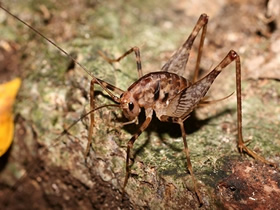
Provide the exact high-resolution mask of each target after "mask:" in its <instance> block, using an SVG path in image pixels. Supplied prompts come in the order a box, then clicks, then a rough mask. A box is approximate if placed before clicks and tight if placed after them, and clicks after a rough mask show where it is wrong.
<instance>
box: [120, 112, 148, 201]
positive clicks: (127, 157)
mask: <svg viewBox="0 0 280 210" xmlns="http://www.w3.org/2000/svg"><path fill="white" fill-rule="evenodd" d="M152 115H153V111H152V110H148V111H147V110H146V120H145V121H144V123H143V124H142V125H141V127H140V128H139V129H138V131H137V132H136V133H135V134H134V135H133V136H132V137H131V139H130V140H129V141H128V143H127V151H126V162H125V170H126V174H125V179H124V184H123V188H122V196H124V192H125V187H126V184H127V181H128V178H129V176H130V165H129V158H130V151H131V150H132V148H133V144H134V142H135V140H136V139H137V138H138V137H139V136H140V134H141V133H142V132H143V131H144V130H145V129H146V128H147V127H148V125H149V124H150V122H151V120H152Z"/></svg>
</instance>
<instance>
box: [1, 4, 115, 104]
mask: <svg viewBox="0 0 280 210" xmlns="http://www.w3.org/2000/svg"><path fill="white" fill-rule="evenodd" d="M0 8H1V9H3V10H4V11H5V12H7V13H8V14H9V15H11V16H12V17H13V18H15V19H16V20H18V21H20V22H21V23H22V24H24V25H25V26H27V27H28V28H29V29H31V30H32V31H33V32H35V33H36V34H38V35H39V36H41V37H42V38H43V39H45V40H47V41H48V42H49V43H51V44H52V45H53V46H54V47H56V48H57V49H58V50H60V51H61V52H63V53H64V54H65V55H66V56H68V58H70V59H71V60H72V61H74V62H75V63H76V64H77V65H78V66H80V67H81V68H82V69H83V70H84V71H85V72H86V73H87V74H88V75H89V76H91V77H92V79H93V80H95V82H96V83H97V84H99V85H100V86H101V87H102V88H103V90H105V91H106V92H107V93H108V94H109V95H110V96H111V98H112V99H113V100H114V101H115V102H117V103H119V102H120V100H119V98H118V97H116V96H115V95H114V94H112V93H111V92H110V91H109V90H107V89H106V87H105V86H104V85H103V84H102V81H101V80H99V79H98V78H96V77H95V76H93V75H92V74H91V73H90V72H89V70H87V68H86V67H84V66H83V65H82V64H81V63H80V62H78V61H77V60H76V59H75V58H74V57H73V56H72V55H70V54H69V53H68V52H66V51H65V50H63V49H62V48H61V47H59V46H58V45H57V44H56V43H55V42H53V41H52V40H50V39H49V38H48V37H46V36H45V35H44V34H42V33H41V32H40V31H38V30H37V29H35V28H33V27H32V26H31V25H29V24H28V23H26V22H24V21H23V20H21V19H20V18H18V17H17V16H16V15H14V14H12V13H11V12H10V11H9V10H7V9H6V8H4V7H3V6H2V5H1V2H0Z"/></svg>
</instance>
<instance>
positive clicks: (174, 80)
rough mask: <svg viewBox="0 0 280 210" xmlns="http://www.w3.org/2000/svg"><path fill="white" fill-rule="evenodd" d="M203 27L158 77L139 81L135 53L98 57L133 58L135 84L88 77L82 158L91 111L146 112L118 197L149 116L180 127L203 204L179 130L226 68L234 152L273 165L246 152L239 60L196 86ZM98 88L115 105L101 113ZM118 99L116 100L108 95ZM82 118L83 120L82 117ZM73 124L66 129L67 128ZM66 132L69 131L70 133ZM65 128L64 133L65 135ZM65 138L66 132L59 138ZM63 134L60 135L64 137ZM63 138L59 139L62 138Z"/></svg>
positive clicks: (132, 117)
mask: <svg viewBox="0 0 280 210" xmlns="http://www.w3.org/2000/svg"><path fill="white" fill-rule="evenodd" d="M0 7H1V8H2V9H3V10H5V11H6V12H7V13H9V14H10V15H11V16H13V17H14V18H16V19H17V20H19V21H20V22H22V23H23V24H25V25H26V26H27V27H29V28H30V29H32V30H33V31H35V32H36V33H37V34H39V35H40V36H41V37H43V38H44V39H46V40H47V41H48V42H50V43H51V44H53V45H54V46H55V47H56V48H58V49H59V50H60V51H62V52H63V53H64V54H66V55H67V56H68V57H70V58H71V59H72V60H73V61H74V62H75V63H76V64H78V65H79V66H80V67H81V68H82V69H84V70H85V71H86V72H87V73H88V74H89V75H91V74H90V73H89V71H88V70H87V69H86V68H85V67H83V66H82V65H81V64H80V63H79V62H78V61H77V60H76V59H74V58H73V57H72V56H71V55H69V54H68V53H67V52H66V51H64V50H63V49H62V48H60V47H59V46H58V45H56V44H55V43H54V42H52V41H51V40H49V39H48V38H47V37H45V36H44V35H43V34H41V33H40V32H39V31H37V30H36V29H34V28H33V27H31V26H30V25H28V24H27V23H25V22H24V21H22V20H21V19H19V18H18V17H16V16H15V15H13V14H11V13H10V12H9V11H7V10H6V9H5V8H3V7H2V6H0ZM207 23H208V16H207V15H206V14H202V15H201V16H200V18H199V19H198V21H197V23H196V25H195V27H194V29H193V31H192V32H191V34H190V36H189V37H188V39H187V40H186V41H185V43H184V44H183V45H182V46H181V47H180V48H179V49H178V50H177V51H176V52H175V53H174V54H173V56H172V57H171V58H170V59H169V60H168V61H167V63H166V64H165V65H163V67H162V68H161V71H158V72H152V73H149V74H146V75H144V76H143V73H142V67H141V59H140V51H139V48H138V47H133V48H131V49H130V50H128V51H127V52H126V53H124V54H123V55H122V56H120V57H119V58H117V59H109V58H107V57H106V56H105V55H104V54H103V53H100V54H101V55H102V56H103V57H104V58H105V59H106V60H107V61H108V62H110V63H112V62H118V61H120V60H121V59H123V58H124V57H125V56H127V55H129V54H130V53H133V52H134V53H135V56H136V64H137V71H138V75H139V79H138V80H137V81H136V82H134V83H133V84H132V85H131V86H130V87H129V88H128V89H127V90H126V91H123V90H121V89H119V88H117V87H115V86H113V85H111V84H109V83H107V82H105V81H102V80H100V79H98V78H96V77H94V76H93V75H91V76H92V78H93V79H92V80H91V84H90V107H91V111H90V112H88V113H87V114H86V115H90V126H89V131H88V144H87V148H86V152H85V157H86V156H87V155H88V153H89V151H90V146H91V142H92V133H93V128H94V111H96V110H98V109H100V108H104V107H107V106H118V107H120V108H121V109H122V111H123V114H124V116H125V117H126V118H127V119H128V120H129V122H127V123H125V124H129V123H137V122H138V116H139V114H140V112H141V110H145V115H146V119H145V121H144V122H143V124H142V125H141V126H140V127H139V128H138V130H137V131H136V133H135V134H134V135H133V136H132V137H131V139H130V140H129V141H128V143H127V156H126V175H125V179H124V184H123V188H122V190H123V194H124V190H125V187H126V184H127V182H128V179H129V176H130V153H131V150H132V149H133V144H134V142H135V141H136V139H137V138H138V137H139V135H140V134H141V133H142V132H143V131H144V130H145V129H146V128H147V127H148V125H149V124H150V122H151V120H152V115H153V113H154V112H155V114H156V116H157V118H158V119H159V120H160V121H163V122H173V123H176V124H179V126H180V128H181V133H182V138H183V142H184V152H185V155H186V159H187V168H188V171H189V172H190V174H191V177H192V181H193V183H194V190H195V193H196V195H197V197H198V200H199V203H200V204H202V197H201V195H200V193H199V190H198V187H197V183H196V179H195V176H194V173H193V169H192V164H191V160H190V154H189V149H188V145H187V141H186V132H185V128H184V121H185V120H186V119H187V118H188V117H189V115H190V113H191V112H192V111H193V110H194V109H195V108H196V107H197V106H198V105H199V104H201V103H204V102H205V101H204V97H205V95H206V93H207V91H208V90H209V88H210V86H211V84H212V83H213V82H214V80H215V78H216V77H217V76H218V75H219V74H220V72H221V71H222V70H223V69H224V68H225V67H226V66H228V65H229V64H230V63H231V62H233V61H235V63H236V92H237V127H238V141H237V146H238V149H239V151H240V152H244V153H247V154H248V155H249V156H251V157H253V158H255V159H257V160H259V161H262V162H264V163H266V164H272V163H270V162H269V161H267V160H265V159H264V158H263V157H261V156H259V155H258V154H256V153H255V152H254V151H252V150H251V149H249V148H248V147H247V146H246V145H245V143H244V141H243V137H242V108H241V64H240V57H239V55H238V54H237V53H236V52H235V51H233V50H230V51H229V53H228V54H227V55H226V56H225V57H224V59H223V60H222V61H221V62H220V63H219V64H218V65H217V66H216V67H215V68H214V69H213V70H212V71H210V73H208V74H207V75H206V76H205V77H203V78H202V79H200V80H198V79H197V78H198V72H199V64H200V60H201V55H202V48H203V43H204V39H205V35H206V29H207ZM200 30H202V35H201V39H200V43H199V51H198V55H197V61H196V66H195V73H194V78H193V80H192V81H189V80H187V79H186V78H184V77H183V72H184V71H185V67H186V64H187V62H188V58H189V54H190V50H191V48H192V45H193V42H194V40H195V39H196V37H197V35H198V34H199V32H200ZM95 84H98V85H100V86H101V87H102V88H103V89H104V90H105V91H106V92H107V93H108V94H109V96H110V97H111V99H112V100H113V101H114V102H116V103H117V104H115V105H103V106H100V107H97V108H96V107H95V99H94V85H95ZM111 91H112V92H114V93H116V94H118V96H116V95H115V94H113V93H112V92H111ZM83 117H84V116H83ZM74 124H75V123H73V124H72V125H71V126H70V127H72V126H73V125H74ZM70 127H69V128H70ZM69 128H68V129H69ZM64 133H65V132H64ZM64 133H63V134H64ZM63 134H62V135H63Z"/></svg>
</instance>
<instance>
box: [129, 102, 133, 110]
mask: <svg viewBox="0 0 280 210" xmlns="http://www.w3.org/2000/svg"><path fill="white" fill-rule="evenodd" d="M128 108H129V110H130V111H132V110H133V109H134V104H133V102H129V103H128Z"/></svg>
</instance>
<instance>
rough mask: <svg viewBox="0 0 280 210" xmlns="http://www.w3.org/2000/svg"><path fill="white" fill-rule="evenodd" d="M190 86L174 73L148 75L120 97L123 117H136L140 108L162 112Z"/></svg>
mask: <svg viewBox="0 0 280 210" xmlns="http://www.w3.org/2000/svg"><path fill="white" fill-rule="evenodd" d="M190 84H191V83H190V82H189V81H188V80H186V79H185V78H184V77H181V76H178V75H176V74H174V73H169V72H153V73H149V74H147V75H145V76H143V77H141V78H140V79H139V80H137V81H136V82H135V83H133V84H132V85H131V86H130V87H129V88H128V90H127V91H126V92H125V93H124V94H123V95H122V97H121V106H122V108H124V109H123V110H124V115H125V116H126V117H127V118H128V119H132V118H135V117H137V116H138V114H139V113H140V109H141V108H144V109H153V110H154V111H155V112H157V111H159V110H162V109H164V108H165V107H167V106H168V104H169V101H170V100H171V99H172V98H174V97H175V96H176V95H177V94H178V93H179V92H180V91H182V90H183V89H185V88H186V87H188V86H190ZM137 113H138V114H137ZM135 114H137V116H136V115H135ZM127 115H130V116H127ZM132 116H133V117H132Z"/></svg>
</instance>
